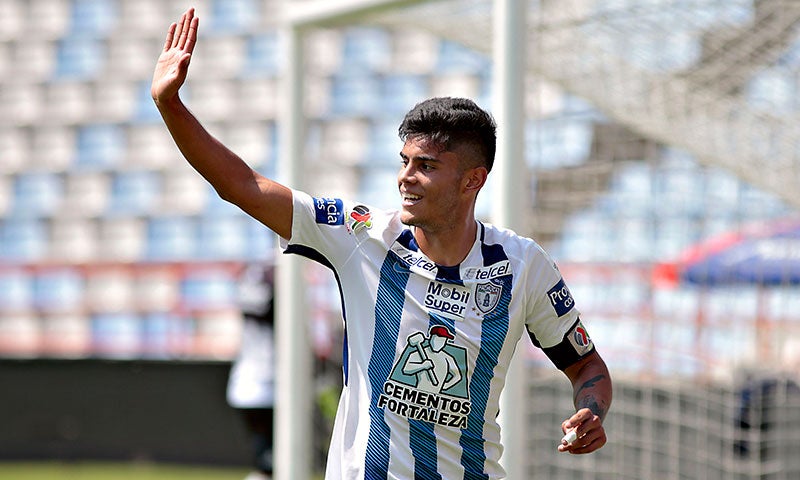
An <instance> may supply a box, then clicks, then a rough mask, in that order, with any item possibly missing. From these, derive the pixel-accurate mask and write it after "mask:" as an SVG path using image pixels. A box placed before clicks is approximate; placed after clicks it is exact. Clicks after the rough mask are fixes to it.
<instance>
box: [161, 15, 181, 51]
mask: <svg viewBox="0 0 800 480" xmlns="http://www.w3.org/2000/svg"><path fill="white" fill-rule="evenodd" d="M177 27H178V24H176V23H174V22H173V23H172V24H171V25H170V26H169V29H168V30H167V39H166V40H165V41H164V51H165V52H166V51H167V50H169V49H170V47H172V39H173V38H174V37H175V29H176V28H177Z"/></svg>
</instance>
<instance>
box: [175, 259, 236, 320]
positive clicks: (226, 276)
mask: <svg viewBox="0 0 800 480" xmlns="http://www.w3.org/2000/svg"><path fill="white" fill-rule="evenodd" d="M237 292H238V283H237V279H236V277H235V275H233V274H231V273H229V272H226V271H225V270H222V269H216V270H215V269H212V268H209V269H204V270H202V271H198V272H193V273H189V274H187V276H186V277H184V279H183V281H182V282H181V298H182V299H183V302H184V307H185V308H187V309H189V310H193V309H214V308H230V307H232V306H236V305H237V300H238V296H237Z"/></svg>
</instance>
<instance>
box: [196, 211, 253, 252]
mask: <svg viewBox="0 0 800 480" xmlns="http://www.w3.org/2000/svg"><path fill="white" fill-rule="evenodd" d="M197 242H198V244H199V245H202V248H200V249H199V251H198V254H199V257H200V258H204V259H210V260H236V259H239V258H244V257H245V256H246V255H247V247H248V245H247V224H246V223H245V218H244V215H243V214H242V215H241V216H228V217H217V216H215V217H201V218H200V219H199V222H198V237H197Z"/></svg>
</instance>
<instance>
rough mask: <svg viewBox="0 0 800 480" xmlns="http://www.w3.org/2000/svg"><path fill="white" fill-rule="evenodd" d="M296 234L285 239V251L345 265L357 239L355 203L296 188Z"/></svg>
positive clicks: (293, 193) (283, 243)
mask: <svg viewBox="0 0 800 480" xmlns="http://www.w3.org/2000/svg"><path fill="white" fill-rule="evenodd" d="M292 196H293V199H294V211H293V215H292V238H290V239H289V240H288V241H287V240H283V239H282V240H281V247H282V248H283V250H284V252H285V253H297V254H300V255H303V256H306V257H309V258H311V259H312V260H316V261H319V262H320V263H323V264H327V265H328V266H331V267H339V266H341V265H340V264H341V262H342V261H343V259H346V258H348V257H349V254H350V253H352V251H353V249H354V246H355V240H354V236H353V235H352V234H351V233H352V227H351V225H350V224H351V223H352V221H350V223H349V220H348V218H349V217H348V212H352V211H353V210H352V209H353V206H351V205H349V203H348V202H347V201H345V200H342V199H339V198H317V197H312V196H310V195H308V194H307V193H304V192H301V191H299V190H293V191H292Z"/></svg>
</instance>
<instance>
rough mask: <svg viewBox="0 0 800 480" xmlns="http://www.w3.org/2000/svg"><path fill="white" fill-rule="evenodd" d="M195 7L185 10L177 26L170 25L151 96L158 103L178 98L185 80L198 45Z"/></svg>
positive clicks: (174, 24)
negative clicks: (195, 47) (193, 52)
mask: <svg viewBox="0 0 800 480" xmlns="http://www.w3.org/2000/svg"><path fill="white" fill-rule="evenodd" d="M198 23H199V19H198V18H197V17H195V16H194V8H190V9H189V10H187V11H185V12H184V13H183V15H181V18H180V19H179V20H178V22H177V23H173V24H172V25H170V26H169V30H168V31H167V39H166V41H165V42H164V49H163V50H162V51H161V55H160V56H159V57H158V63H157V64H156V68H155V72H153V83H152V85H151V86H150V95H152V97H153V100H154V101H155V102H156V103H157V104H158V103H165V102H168V101H170V100H173V99H176V98H177V96H178V90H179V89H180V88H181V85H183V82H184V81H185V80H186V74H187V73H188V71H189V62H190V61H191V59H192V51H193V50H194V46H195V44H196V43H197V25H198Z"/></svg>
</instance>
